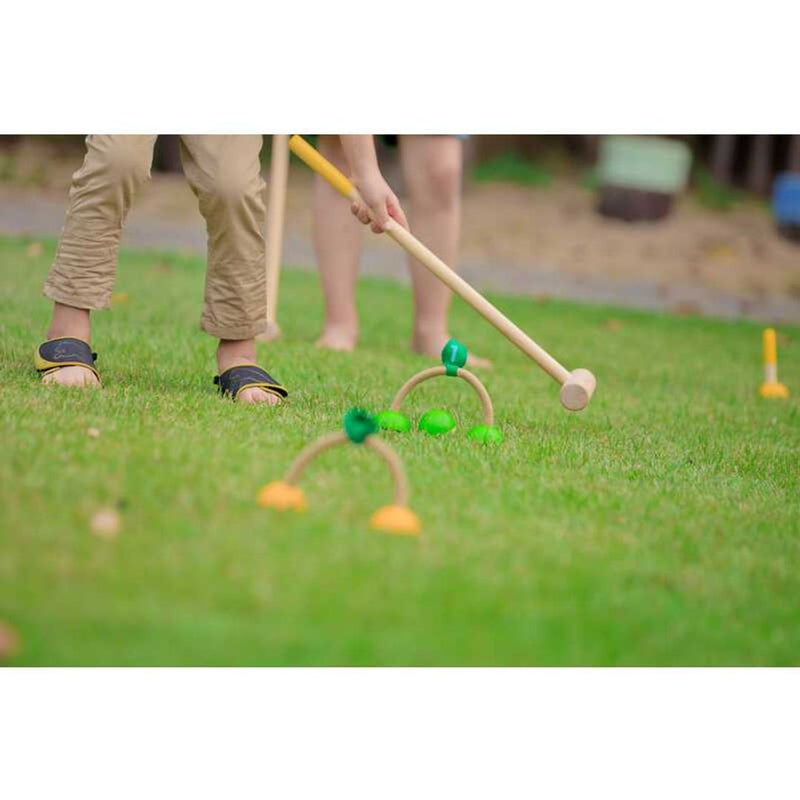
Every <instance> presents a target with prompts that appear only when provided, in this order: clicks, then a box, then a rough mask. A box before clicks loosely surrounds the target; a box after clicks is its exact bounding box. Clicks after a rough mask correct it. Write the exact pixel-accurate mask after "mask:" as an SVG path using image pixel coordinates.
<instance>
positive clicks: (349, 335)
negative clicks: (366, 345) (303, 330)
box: [317, 326, 358, 353]
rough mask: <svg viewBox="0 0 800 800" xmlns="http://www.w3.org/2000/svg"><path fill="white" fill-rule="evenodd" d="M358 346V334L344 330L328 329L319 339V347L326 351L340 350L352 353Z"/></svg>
mask: <svg viewBox="0 0 800 800" xmlns="http://www.w3.org/2000/svg"><path fill="white" fill-rule="evenodd" d="M356 344H358V333H356V332H355V331H352V330H346V329H344V328H335V327H330V326H329V327H326V328H325V329H324V330H323V331H322V335H321V336H320V337H319V339H317V347H321V348H322V349H324V350H338V351H340V352H344V353H352V352H353V350H355V349H356Z"/></svg>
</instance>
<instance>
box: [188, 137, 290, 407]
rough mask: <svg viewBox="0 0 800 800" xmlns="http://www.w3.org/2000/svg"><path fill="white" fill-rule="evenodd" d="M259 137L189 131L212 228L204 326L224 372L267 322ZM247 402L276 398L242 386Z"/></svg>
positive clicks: (191, 168) (248, 351)
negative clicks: (216, 342) (214, 342)
mask: <svg viewBox="0 0 800 800" xmlns="http://www.w3.org/2000/svg"><path fill="white" fill-rule="evenodd" d="M261 144H262V137H261V136H183V137H181V157H182V159H183V169H184V172H185V173H186V178H187V180H188V181H189V184H190V186H191V187H192V191H194V193H195V194H196V195H197V197H198V199H199V201H200V212H201V213H202V215H203V217H204V218H205V220H206V227H207V229H208V269H207V271H206V289H205V307H204V310H203V318H202V321H201V324H200V327H201V328H202V329H203V330H204V331H205V332H206V333H209V334H211V336H215V337H217V338H218V339H219V340H220V342H219V347H218V348H217V367H218V369H219V371H220V373H222V372H224V371H225V370H226V369H229V368H230V367H233V366H238V365H241V364H252V363H254V362H255V359H256V344H255V337H256V336H257V335H258V334H259V333H263V331H264V328H265V325H266V316H267V306H266V294H265V292H266V274H265V259H266V253H265V245H264V227H265V219H266V210H265V206H264V181H263V179H262V178H261V162H260V159H259V153H260V151H261ZM238 400H239V402H244V403H262V402H263V403H268V404H270V405H272V404H274V403H277V402H278V398H277V397H276V396H275V395H273V394H270V393H268V392H265V391H263V390H261V389H256V388H250V389H244V390H242V392H241V393H240V394H239V396H238Z"/></svg>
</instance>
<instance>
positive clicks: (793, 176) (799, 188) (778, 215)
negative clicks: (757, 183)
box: [772, 172, 800, 225]
mask: <svg viewBox="0 0 800 800" xmlns="http://www.w3.org/2000/svg"><path fill="white" fill-rule="evenodd" d="M772 212H773V214H774V215H775V219H776V221H777V222H778V224H779V225H780V224H791V225H798V224H800V173H798V172H784V173H783V174H782V175H779V176H778V177H777V179H776V180H775V185H774V186H773V189H772Z"/></svg>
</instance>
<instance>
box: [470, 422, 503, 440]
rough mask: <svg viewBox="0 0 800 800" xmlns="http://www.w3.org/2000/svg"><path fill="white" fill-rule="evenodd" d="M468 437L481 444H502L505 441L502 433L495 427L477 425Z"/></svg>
mask: <svg viewBox="0 0 800 800" xmlns="http://www.w3.org/2000/svg"><path fill="white" fill-rule="evenodd" d="M467 436H468V438H470V439H472V440H474V441H476V442H480V443H481V444H500V442H502V441H503V433H502V431H501V430H500V428H495V426H494V425H476V426H475V427H474V428H473V429H472V430H471V431H470V432H469V433H468V434H467Z"/></svg>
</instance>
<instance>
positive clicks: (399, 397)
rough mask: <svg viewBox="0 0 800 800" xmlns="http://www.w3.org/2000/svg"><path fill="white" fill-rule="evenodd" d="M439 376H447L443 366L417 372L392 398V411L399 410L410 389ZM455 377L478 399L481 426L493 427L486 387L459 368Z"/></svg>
mask: <svg viewBox="0 0 800 800" xmlns="http://www.w3.org/2000/svg"><path fill="white" fill-rule="evenodd" d="M439 375H447V369H445V367H443V366H441V367H431V368H430V369H424V370H422V372H418V373H417V374H416V375H412V376H411V377H410V378H409V379H408V380H407V381H406V382H405V383H404V384H403V385H402V386H401V387H400V391H399V392H398V393H397V394H396V395H395V396H394V400H392V405H391V408H392V411H399V410H400V406H401V404H402V402H403V400H405V398H406V396H407V395H408V394H409V393H410V392H411V390H412V389H414V388H416V387H417V386H419V385H420V384H421V383H422V382H423V381H427V380H429V379H430V378H436V377H438V376H439ZM455 377H457V378H462V379H463V380H465V381H466V382H467V383H468V384H469V385H470V386H471V387H472V388H473V389H474V390H475V393H476V394H477V395H478V397H479V398H480V401H481V407H482V408H483V424H484V425H494V407H493V406H492V398H491V397H489V392H487V391H486V387H485V386H484V385H483V384H482V383H481V381H480V380H479V378H478V377H477V376H476V375H474V374H473V373H471V372H470V371H469V370H468V369H464V368H463V367H459V368H458V369H457V370H456V374H455Z"/></svg>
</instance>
